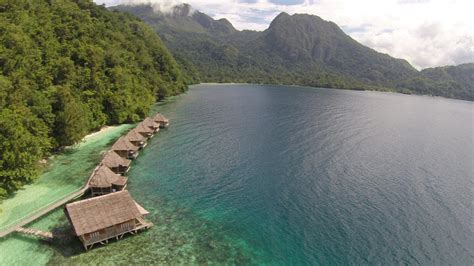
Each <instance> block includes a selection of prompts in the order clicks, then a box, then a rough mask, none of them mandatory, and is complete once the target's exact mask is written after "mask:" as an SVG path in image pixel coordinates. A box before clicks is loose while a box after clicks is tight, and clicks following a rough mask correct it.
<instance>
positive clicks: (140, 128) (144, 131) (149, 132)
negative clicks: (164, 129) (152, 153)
mask: <svg viewBox="0 0 474 266" xmlns="http://www.w3.org/2000/svg"><path fill="white" fill-rule="evenodd" d="M135 131H136V132H138V133H140V134H141V135H142V136H144V137H145V138H147V139H150V138H152V137H153V135H154V133H155V130H153V129H151V128H149V127H147V126H146V125H145V124H144V123H143V122H140V123H139V124H138V125H137V126H136V127H135Z"/></svg>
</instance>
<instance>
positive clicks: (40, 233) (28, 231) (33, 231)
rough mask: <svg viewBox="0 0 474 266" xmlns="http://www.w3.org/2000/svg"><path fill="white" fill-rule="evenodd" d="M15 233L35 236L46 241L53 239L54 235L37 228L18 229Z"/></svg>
mask: <svg viewBox="0 0 474 266" xmlns="http://www.w3.org/2000/svg"><path fill="white" fill-rule="evenodd" d="M15 231H16V232H18V233H22V234H27V235H33V236H37V237H41V238H44V239H53V233H51V232H45V231H41V230H38V229H35V228H25V227H18V228H17V229H16V230H15Z"/></svg>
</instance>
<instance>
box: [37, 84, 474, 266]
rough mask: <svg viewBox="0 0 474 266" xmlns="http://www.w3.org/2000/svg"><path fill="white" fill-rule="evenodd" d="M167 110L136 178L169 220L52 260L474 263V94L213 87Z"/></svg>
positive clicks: (65, 250)
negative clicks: (473, 98) (468, 98)
mask: <svg viewBox="0 0 474 266" xmlns="http://www.w3.org/2000/svg"><path fill="white" fill-rule="evenodd" d="M157 110H159V111H161V112H163V113H164V114H165V115H166V116H167V117H169V118H170V120H171V125H170V127H169V128H168V129H166V130H162V131H160V133H159V134H158V135H157V136H155V138H153V140H152V141H151V142H150V143H149V145H148V146H147V148H146V149H145V150H144V151H143V152H141V154H140V157H139V159H138V160H136V162H134V166H133V168H132V170H131V171H130V173H129V176H130V177H129V186H128V189H129V190H130V192H131V194H132V196H133V197H134V198H135V199H136V200H137V201H138V202H139V203H141V204H142V205H143V206H144V207H145V208H146V209H148V210H149V211H150V212H151V214H150V216H149V217H148V219H149V220H151V221H152V222H153V223H154V224H155V226H154V227H152V228H151V229H150V230H148V231H145V232H143V233H141V234H139V235H137V236H133V237H128V238H126V239H124V240H122V241H119V242H113V243H110V244H109V245H107V246H104V247H99V248H95V249H93V250H91V251H89V252H87V253H84V252H82V250H81V247H80V243H78V241H77V240H75V239H71V240H70V241H69V242H67V243H61V244H60V243H50V244H42V245H41V243H40V244H39V248H41V249H44V250H45V251H47V252H49V253H50V254H51V255H50V256H49V263H50V264H65V265H66V264H82V263H93V264H100V263H105V264H114V263H117V262H119V263H122V264H129V263H139V264H140V263H141V264H147V263H153V264H160V263H161V264H164V263H167V264H203V263H208V264H214V263H215V264H293V265H310V264H311V265H312V264H368V263H370V264H429V265H431V264H435V265H439V264H443V265H444V264H455V265H471V264H472V260H473V259H474V250H473V247H474V240H473V232H472V224H471V223H472V202H473V198H472V187H473V179H472V177H473V166H472V162H473V160H474V154H473V152H474V144H473V138H472V136H473V115H474V112H473V104H472V102H464V101H455V100H448V99H442V98H432V97H421V96H408V95H400V94H390V93H377V92H352V91H342V90H326V89H314V88H300V87H284V86H257V85H200V86H194V87H193V88H192V89H191V90H190V91H189V92H188V93H187V94H185V95H183V96H180V97H177V98H176V99H175V100H174V101H172V102H169V103H167V104H165V105H161V106H159V107H157ZM52 216H54V215H52ZM45 219H46V220H47V219H50V220H55V219H56V220H58V218H57V217H46V218H45ZM39 222H41V221H39ZM65 224H66V223H65V221H57V225H65ZM31 241H33V240H31Z"/></svg>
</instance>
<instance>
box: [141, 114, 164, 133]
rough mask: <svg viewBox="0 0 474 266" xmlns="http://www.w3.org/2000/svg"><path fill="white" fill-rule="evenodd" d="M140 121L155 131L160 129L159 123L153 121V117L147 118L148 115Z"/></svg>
mask: <svg viewBox="0 0 474 266" xmlns="http://www.w3.org/2000/svg"><path fill="white" fill-rule="evenodd" d="M142 123H143V124H144V125H145V126H147V127H149V128H151V129H153V130H154V131H155V133H156V132H158V131H160V124H159V123H156V122H155V121H153V119H151V118H149V117H147V118H145V119H144V120H143V121H142Z"/></svg>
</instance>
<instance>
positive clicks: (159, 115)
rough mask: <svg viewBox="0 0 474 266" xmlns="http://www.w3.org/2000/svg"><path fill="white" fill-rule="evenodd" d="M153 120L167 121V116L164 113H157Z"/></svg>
mask: <svg viewBox="0 0 474 266" xmlns="http://www.w3.org/2000/svg"><path fill="white" fill-rule="evenodd" d="M153 120H154V121H155V122H165V123H166V122H169V120H168V118H166V117H165V116H164V115H162V114H160V113H157V114H156V115H155V117H154V118H153Z"/></svg>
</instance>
